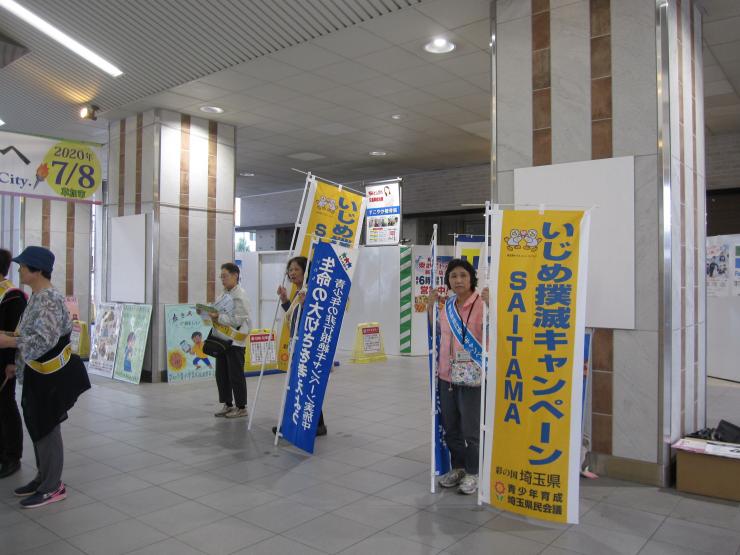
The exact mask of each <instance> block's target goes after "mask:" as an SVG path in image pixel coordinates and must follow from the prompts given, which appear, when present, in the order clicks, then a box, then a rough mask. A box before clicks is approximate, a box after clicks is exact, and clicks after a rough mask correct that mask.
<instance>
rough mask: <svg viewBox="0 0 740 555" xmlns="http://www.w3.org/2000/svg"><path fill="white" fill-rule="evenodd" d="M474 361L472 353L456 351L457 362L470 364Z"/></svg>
mask: <svg viewBox="0 0 740 555" xmlns="http://www.w3.org/2000/svg"><path fill="white" fill-rule="evenodd" d="M471 360H473V359H472V358H471V357H470V353H469V352H467V351H456V352H455V362H470V361H471Z"/></svg>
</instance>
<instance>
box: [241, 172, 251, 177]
mask: <svg viewBox="0 0 740 555" xmlns="http://www.w3.org/2000/svg"><path fill="white" fill-rule="evenodd" d="M239 175H241V176H242V177H254V174H253V173H252V172H239Z"/></svg>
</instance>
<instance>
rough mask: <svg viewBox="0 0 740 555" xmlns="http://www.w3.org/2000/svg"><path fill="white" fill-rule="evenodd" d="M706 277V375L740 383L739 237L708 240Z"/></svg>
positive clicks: (711, 238) (700, 302) (728, 236)
mask: <svg viewBox="0 0 740 555" xmlns="http://www.w3.org/2000/svg"><path fill="white" fill-rule="evenodd" d="M720 253H721V254H720ZM713 264H715V265H716V266H713ZM706 276H707V277H706V279H707V288H706V289H707V294H706V303H707V304H706V320H705V321H706V338H707V344H706V345H707V346H706V349H707V350H706V359H707V360H706V364H707V376H711V377H713V378H720V379H723V380H731V381H734V382H740V364H739V363H738V361H740V341H738V340H737V334H738V330H740V235H716V236H713V237H707V246H706ZM702 300H703V299H702V297H701V289H700V296H699V306H698V307H696V310H699V311H700V310H701V306H702ZM701 316H702V315H701V313H700V314H699V318H701ZM699 326H700V327H699V333H700V334H701V333H704V324H702V323H701V321H700V324H699ZM708 424H711V423H708Z"/></svg>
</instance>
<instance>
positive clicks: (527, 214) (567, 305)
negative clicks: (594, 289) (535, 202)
mask: <svg viewBox="0 0 740 555" xmlns="http://www.w3.org/2000/svg"><path fill="white" fill-rule="evenodd" d="M589 223H590V216H589V214H588V213H586V212H583V211H550V210H547V211H542V212H540V211H537V210H532V211H526V210H505V211H495V212H494V213H493V215H492V220H491V239H492V241H491V242H492V244H493V245H500V246H499V247H498V248H494V249H493V252H492V260H491V263H492V266H491V281H490V283H489V287H490V290H491V292H492V295H491V300H492V302H494V303H495V304H494V305H493V306H492V308H491V311H490V314H491V322H490V323H491V329H493V330H496V332H495V335H494V337H493V338H492V339H494V340H493V341H491V342H490V353H489V357H490V360H491V362H492V364H493V367H492V369H493V371H492V372H489V379H488V380H487V382H486V411H485V421H486V426H487V429H488V430H489V433H486V434H485V440H484V445H483V447H482V448H483V454H484V464H483V468H482V469H481V488H480V498H481V501H483V502H486V503H490V504H491V505H492V506H494V507H496V508H497V509H501V510H504V511H509V512H512V513H517V514H520V515H524V516H527V517H530V518H537V519H541V520H546V521H550V522H558V523H565V522H568V523H577V522H578V492H579V482H578V475H579V470H580V445H581V411H582V405H581V390H582V380H583V340H584V339H583V338H584V324H585V315H586V312H585V303H586V283H587V281H586V268H587V258H588V240H589ZM525 237H526V240H525Z"/></svg>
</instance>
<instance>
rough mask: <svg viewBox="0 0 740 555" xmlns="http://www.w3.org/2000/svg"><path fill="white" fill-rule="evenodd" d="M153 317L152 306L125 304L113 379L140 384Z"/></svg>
mask: <svg viewBox="0 0 740 555" xmlns="http://www.w3.org/2000/svg"><path fill="white" fill-rule="evenodd" d="M151 316H152V305H150V304H125V305H123V312H122V314H121V333H120V335H119V336H118V350H117V353H116V365H115V367H114V370H113V378H114V379H116V380H121V381H123V382H129V383H135V384H138V383H139V382H140V381H141V367H142V365H143V364H144V353H145V352H146V340H147V337H148V336H149V320H150V319H151Z"/></svg>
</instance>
